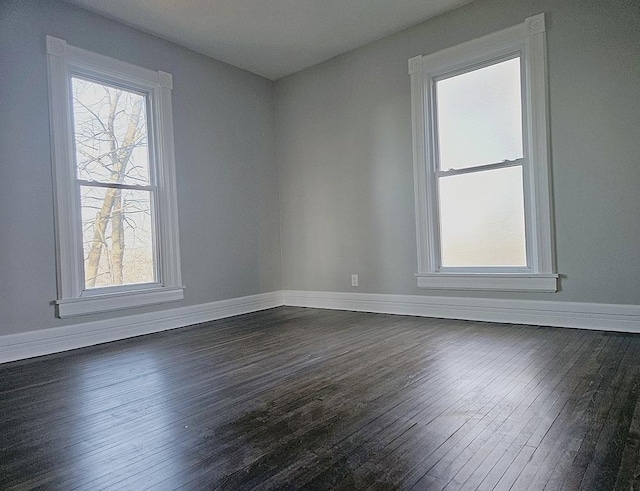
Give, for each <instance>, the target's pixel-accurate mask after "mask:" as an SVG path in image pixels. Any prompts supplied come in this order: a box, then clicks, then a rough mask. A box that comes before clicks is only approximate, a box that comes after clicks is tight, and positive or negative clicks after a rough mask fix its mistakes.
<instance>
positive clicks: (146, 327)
mask: <svg viewBox="0 0 640 491" xmlns="http://www.w3.org/2000/svg"><path fill="white" fill-rule="evenodd" d="M281 305H290V306H297V307H315V308H321V309H336V310H353V311H357V312H376V313H385V314H400V315H414V316H420V317H441V318H446V319H466V320H477V321H488V322H506V323H510V324H532V325H540V326H556V327H574V328H581V329H597V330H604V331H621V332H632V333H640V305H617V304H596V303H579V302H553V301H539V300H504V299H490V298H460V297H434V296H422V295H386V294H373V293H339V292H312V291H292V290H285V291H275V292H269V293H261V294H258V295H250V296H247V297H239V298H232V299H228V300H220V301H217V302H211V303H207V304H201V305H195V306H189V307H179V308H176V309H169V310H162V311H159V312H150V313H147V314H137V315H132V316H128V317H118V318H114V319H107V320H103V321H94V322H86V323H82V324H74V325H70V326H63V327H54V328H50V329H40V330H36V331H29V332H25V333H20V334H9V335H5V336H0V363H5V362H8V361H14V360H21V359H24V358H32V357H34V356H41V355H47V354H50V353H58V352H61V351H67V350H71V349H76V348H82V347H85V346H93V345H95V344H100V343H107V342H109V341H117V340H119V339H125V338H130V337H134V336H140V335H142V334H149V333H152V332H160V331H166V330H168V329H175V328H178V327H185V326H189V325H192V324H198V323H200V322H208V321H213V320H216V319H222V318H225V317H231V316H234V315H240V314H246V313H249V312H256V311H259V310H264V309H270V308H273V307H279V306H281Z"/></svg>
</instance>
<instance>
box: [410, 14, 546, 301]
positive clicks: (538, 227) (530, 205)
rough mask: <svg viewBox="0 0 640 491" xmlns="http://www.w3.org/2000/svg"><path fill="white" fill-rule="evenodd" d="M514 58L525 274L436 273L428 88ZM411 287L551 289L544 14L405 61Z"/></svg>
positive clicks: (491, 271)
mask: <svg viewBox="0 0 640 491" xmlns="http://www.w3.org/2000/svg"><path fill="white" fill-rule="evenodd" d="M513 55H519V56H520V57H521V60H522V61H521V63H522V78H521V79H522V94H523V97H522V100H523V107H522V111H523V146H524V148H523V152H524V155H523V160H524V161H525V164H524V165H523V166H522V169H523V179H524V187H525V190H524V191H525V192H524V196H525V198H524V199H525V227H526V239H525V240H526V244H527V262H528V266H527V267H526V268H444V270H442V269H441V268H440V267H439V258H438V249H439V242H438V241H439V237H438V219H437V215H438V203H437V193H436V191H435V186H436V185H437V179H436V177H435V173H436V172H437V169H436V161H435V156H434V154H433V152H434V147H435V145H434V139H435V133H434V128H433V121H432V120H433V116H434V111H432V108H433V91H432V88H431V87H432V83H433V81H434V80H435V79H436V78H438V77H442V76H443V75H445V74H452V73H454V72H456V71H460V72H465V71H469V69H470V68H471V67H473V66H475V65H477V66H482V65H485V66H486V65H487V64H490V62H491V60H496V61H497V60H501V59H506V58H508V57H509V56H513ZM409 75H410V78H411V118H412V128H413V166H414V195H415V213H416V242H417V252H418V271H417V273H416V275H415V276H416V278H417V284H418V287H421V288H438V289H454V290H498V291H545V292H555V291H557V281H558V275H557V274H555V265H554V257H553V234H552V228H553V225H552V210H551V191H550V170H549V160H550V159H549V147H548V124H547V121H548V116H547V113H548V111H547V74H546V42H545V22H544V14H538V15H535V16H533V17H529V18H527V19H526V20H525V21H524V22H523V23H521V24H518V25H516V26H512V27H509V28H507V29H503V30H501V31H497V32H495V33H492V34H488V35H486V36H483V37H481V38H478V39H475V40H472V41H468V42H465V43H462V44H459V45H456V46H453V47H451V48H447V49H444V50H442V51H438V52H436V53H433V54H430V55H419V56H415V57H413V58H411V59H409Z"/></svg>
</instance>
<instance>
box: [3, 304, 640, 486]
mask: <svg viewBox="0 0 640 491" xmlns="http://www.w3.org/2000/svg"><path fill="white" fill-rule="evenodd" d="M639 372H640V336H638V335H630V334H620V333H607V332H597V331H581V330H572V329H557V328H546V327H532V326H516V325H506V324H491V323H482V322H466V321H451V320H440V319H424V318H415V317H405V316H392V315H381V314H364V313H354V312H339V311H330V310H315V309H301V308H293V307H280V308H277V309H272V310H268V311H264V312H259V313H254V314H248V315H243V316H238V317H234V318H230V319H225V320H222V321H217V322H211V323H207V324H201V325H199V326H193V327H189V328H185V329H179V330H174V331H168V332H163V333H159V334H153V335H148V336H142V337H139V338H134V339H129V340H125V341H119V342H115V343H110V344H105V345H100V346H96V347H92V348H85V349H81V350H76V351H73V352H68V353H62V354H58V355H51V356H46V357H41V358H38V359H33V360H26V361H20V362H14V363H9V364H5V365H0V416H1V421H0V489H2V490H14V489H15V490H23V489H53V490H65V491H66V490H75V489H86V490H98V489H109V490H122V489H131V490H143V489H163V490H164V489H194V490H201V489H232V490H239V489H416V490H420V489H427V490H431V489H433V490H439V489H447V490H450V489H514V490H520V489H533V490H539V489H584V490H606V489H621V490H628V489H640V460H639V449H640V404H639V403H638V396H639V394H640V392H639V389H640V373H639Z"/></svg>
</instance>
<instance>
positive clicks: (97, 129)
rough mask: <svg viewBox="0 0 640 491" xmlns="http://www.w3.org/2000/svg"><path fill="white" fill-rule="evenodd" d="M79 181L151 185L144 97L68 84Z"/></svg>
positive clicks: (82, 82)
mask: <svg viewBox="0 0 640 491" xmlns="http://www.w3.org/2000/svg"><path fill="white" fill-rule="evenodd" d="M71 86H72V87H71V88H72V93H73V133H74V135H73V136H74V143H75V153H76V166H77V176H78V179H84V180H87V181H100V182H105V183H106V182H118V183H124V184H141V185H146V184H149V151H148V146H147V144H148V138H147V111H146V97H145V96H143V95H140V94H138V93H136V92H130V91H127V90H123V89H120V88H116V87H112V86H110V85H105V84H102V83H98V82H92V81H88V80H84V79H81V78H77V77H72V78H71Z"/></svg>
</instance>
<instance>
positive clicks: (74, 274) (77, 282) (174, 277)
mask: <svg viewBox="0 0 640 491" xmlns="http://www.w3.org/2000/svg"><path fill="white" fill-rule="evenodd" d="M46 50H47V65H48V71H49V109H50V124H51V149H52V166H53V179H54V188H55V189H54V215H55V231H56V260H57V264H56V266H57V288H58V298H57V300H56V301H55V304H56V315H57V316H58V317H71V316H77V315H84V314H91V313H96V312H104V311H112V310H121V309H127V308H132V307H140V306H143V305H152V304H158V303H163V302H171V301H176V300H182V299H183V298H184V291H183V290H184V286H183V285H182V275H181V269H180V244H179V232H178V206H177V191H176V173H175V152H174V141H173V116H172V106H171V90H172V88H173V79H172V76H171V74H170V73H166V72H163V71H159V70H158V71H154V70H149V69H147V68H142V67H139V66H136V65H132V64H129V63H126V62H123V61H120V60H116V59H113V58H110V57H107V56H104V55H100V54H96V53H92V52H90V51H86V50H84V49H81V48H77V47H75V46H71V45H69V44H67V43H66V41H64V40H63V39H58V38H55V37H52V36H47V37H46ZM74 75H77V76H81V77H84V78H88V79H90V80H97V81H102V82H104V83H108V84H112V85H116V86H120V87H123V88H125V89H131V90H134V91H137V92H141V93H144V94H146V95H147V101H148V104H149V106H150V110H149V112H148V114H149V124H148V131H149V140H150V145H151V146H152V147H153V148H151V151H150V154H151V156H152V157H151V158H150V160H151V162H150V165H151V166H152V167H153V172H152V174H154V176H155V182H154V185H155V187H156V189H155V193H154V195H155V198H156V199H155V203H154V216H155V237H156V258H157V260H156V262H157V270H158V271H157V272H156V282H155V283H149V284H140V285H122V286H113V287H106V288H91V289H85V288H84V284H85V283H84V253H83V247H82V231H81V226H80V224H81V216H80V193H79V192H78V186H77V184H76V164H75V155H74V146H73V127H72V95H71V77H72V76H74Z"/></svg>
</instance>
